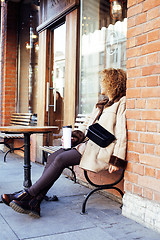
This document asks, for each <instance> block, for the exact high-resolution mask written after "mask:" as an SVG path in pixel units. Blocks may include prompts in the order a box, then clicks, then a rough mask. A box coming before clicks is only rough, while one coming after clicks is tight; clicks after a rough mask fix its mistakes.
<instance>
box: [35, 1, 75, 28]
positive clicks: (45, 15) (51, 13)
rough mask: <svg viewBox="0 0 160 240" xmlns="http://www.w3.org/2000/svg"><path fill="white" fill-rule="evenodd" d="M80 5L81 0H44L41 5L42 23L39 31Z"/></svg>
mask: <svg viewBox="0 0 160 240" xmlns="http://www.w3.org/2000/svg"><path fill="white" fill-rule="evenodd" d="M78 5H79V0H42V1H41V5H40V8H41V10H40V25H39V27H38V28H37V31H42V30H43V29H45V28H47V26H49V25H51V24H52V23H54V22H55V21H56V19H59V18H60V17H61V16H64V15H65V14H66V13H67V12H69V11H71V10H72V9H74V8H75V7H76V6H78Z"/></svg>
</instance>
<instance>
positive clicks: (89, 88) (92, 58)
mask: <svg viewBox="0 0 160 240" xmlns="http://www.w3.org/2000/svg"><path fill="white" fill-rule="evenodd" d="M81 9H82V15H81V60H80V62H81V64H80V85H79V113H81V114H88V113H90V112H91V110H92V108H93V105H94V104H95V103H96V102H97V101H98V99H99V98H101V96H100V87H99V73H100V71H102V70H103V69H104V68H110V67H113V68H123V69H124V70H125V69H126V34H127V18H126V9H127V7H126V1H124V4H123V12H122V16H121V18H120V19H119V20H115V19H113V18H112V17H111V15H110V1H109V0H108V1H107V0H100V1H97V0H83V1H82V6H81Z"/></svg>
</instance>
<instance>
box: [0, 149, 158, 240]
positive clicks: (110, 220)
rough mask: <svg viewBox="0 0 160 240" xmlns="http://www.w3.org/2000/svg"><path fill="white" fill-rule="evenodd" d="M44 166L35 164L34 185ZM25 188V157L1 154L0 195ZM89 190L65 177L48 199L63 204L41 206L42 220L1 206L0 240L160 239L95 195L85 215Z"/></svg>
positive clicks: (107, 200)
mask: <svg viewBox="0 0 160 240" xmlns="http://www.w3.org/2000/svg"><path fill="white" fill-rule="evenodd" d="M43 169H44V166H43V165H40V164H37V163H32V169H31V171H32V182H33V183H34V182H35V181H36V180H37V179H38V178H39V176H40V175H41V173H42V171H43ZM21 189H23V158H22V157H20V156H17V155H15V154H13V153H12V154H8V156H7V162H6V163H4V162H3V153H0V194H2V193H12V192H14V191H18V190H21ZM88 192H89V189H88V188H86V187H84V186H82V185H80V184H75V183H74V182H73V181H71V180H69V179H68V178H66V177H65V176H64V175H62V176H61V177H60V179H58V180H57V182H56V183H55V185H54V186H53V187H52V188H51V189H50V191H49V192H48V196H52V195H54V194H55V195H57V196H58V198H59V201H56V202H47V201H43V202H42V204H41V218H40V219H34V218H31V217H30V216H29V215H26V214H20V213H17V212H15V211H13V210H12V209H11V208H10V207H8V206H6V205H5V204H3V203H0V240H22V239H25V240H68V239H69V240H75V239H76V240H88V239H92V240H102V239H107V240H122V239H123V240H132V239H134V240H135V239H140V240H159V239H160V233H157V232H154V231H152V230H151V229H148V228H146V227H144V226H142V225H140V224H138V223H136V222H134V221H133V220H130V219H128V218H126V217H124V216H122V214H121V209H120V204H119V203H117V202H115V201H113V200H110V199H109V198H107V197H105V196H103V195H101V194H98V193H95V194H93V195H92V196H91V198H90V199H89V201H88V203H87V208H86V210H87V212H88V214H84V215H82V214H81V206H82V202H83V200H84V195H85V194H87V193H88Z"/></svg>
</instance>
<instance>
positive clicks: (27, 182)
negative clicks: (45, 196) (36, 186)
mask: <svg viewBox="0 0 160 240" xmlns="http://www.w3.org/2000/svg"><path fill="white" fill-rule="evenodd" d="M31 185H32V182H31V164H30V133H24V182H23V186H24V187H25V188H29V187H30V186H31Z"/></svg>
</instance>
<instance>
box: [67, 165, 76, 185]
mask: <svg viewBox="0 0 160 240" xmlns="http://www.w3.org/2000/svg"><path fill="white" fill-rule="evenodd" d="M67 168H68V169H69V170H70V171H71V172H72V174H73V180H74V182H75V183H76V174H75V171H74V170H73V167H67Z"/></svg>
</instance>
